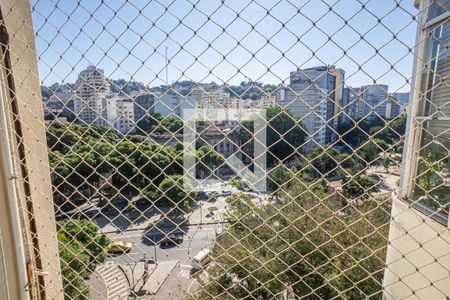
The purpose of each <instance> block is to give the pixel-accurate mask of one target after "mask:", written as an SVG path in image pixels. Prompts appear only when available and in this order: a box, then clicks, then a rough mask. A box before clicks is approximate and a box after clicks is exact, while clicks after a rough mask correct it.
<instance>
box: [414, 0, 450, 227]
mask: <svg viewBox="0 0 450 300" xmlns="http://www.w3.org/2000/svg"><path fill="white" fill-rule="evenodd" d="M449 8H450V1H436V2H433V3H432V4H431V5H430V6H429V8H428V13H427V20H424V21H425V24H424V25H423V27H422V36H423V37H424V39H423V40H424V45H423V47H424V48H423V51H424V53H423V56H424V58H425V59H424V61H423V68H422V72H421V74H418V75H417V76H418V77H419V76H420V81H421V82H420V85H416V87H419V88H418V90H417V91H416V97H415V98H414V100H415V101H417V103H418V107H417V110H416V111H417V113H416V116H414V119H415V121H416V126H417V128H418V134H419V138H418V139H415V142H414V143H415V145H412V146H413V149H415V153H416V154H417V158H416V161H415V166H414V167H413V170H412V172H414V174H413V175H414V176H412V177H411V178H412V180H413V184H412V189H411V190H410V196H409V198H410V200H411V201H413V203H414V204H415V205H416V207H418V208H419V209H421V210H423V211H424V212H427V213H430V214H431V215H433V216H435V218H436V219H437V220H438V221H441V222H442V223H445V224H447V222H448V215H449V203H450V181H449V172H450V160H449V151H450V82H449V78H448V73H449V70H450V53H449V50H448V48H449V42H450V15H449V12H448V10H449ZM410 140H411V138H410Z"/></svg>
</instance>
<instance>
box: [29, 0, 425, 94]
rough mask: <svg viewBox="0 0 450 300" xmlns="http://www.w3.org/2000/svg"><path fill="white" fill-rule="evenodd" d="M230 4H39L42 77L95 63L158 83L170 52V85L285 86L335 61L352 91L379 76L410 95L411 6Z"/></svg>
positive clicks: (262, 0) (43, 0) (86, 0)
mask: <svg viewBox="0 0 450 300" xmlns="http://www.w3.org/2000/svg"><path fill="white" fill-rule="evenodd" d="M78 2H79V4H78ZM223 2H224V3H222V1H220V0H174V1H170V0H158V1H155V0H152V1H143V0H132V1H123V0H109V1H108V0H105V1H103V3H102V1H100V0H81V1H74V0H64V1H60V2H58V1H56V0H33V1H32V4H33V22H34V28H35V31H36V36H37V37H36V46H37V52H38V66H39V72H40V77H41V80H42V82H43V83H44V84H52V83H54V82H62V81H64V82H74V81H75V80H76V78H77V74H78V73H79V72H80V71H81V70H83V69H84V68H86V67H87V65H88V64H93V65H96V66H98V67H100V68H103V69H104V70H105V72H106V74H107V75H108V76H109V77H110V78H114V79H117V78H124V79H126V80H130V79H133V80H137V81H140V82H143V83H144V84H146V85H149V86H154V85H160V84H163V83H164V80H165V70H164V66H165V58H164V52H165V48H166V46H167V48H168V57H169V59H170V64H169V68H168V70H169V82H172V81H175V80H180V79H192V80H195V81H201V82H209V81H215V82H217V83H219V84H222V83H228V84H238V83H239V82H240V81H242V80H245V79H246V78H247V79H251V80H258V81H262V82H264V83H273V84H279V83H282V82H283V81H284V82H285V83H288V77H289V72H290V71H292V70H295V69H296V68H297V67H300V68H305V67H311V66H316V65H325V64H334V65H336V66H337V67H340V68H343V69H344V70H345V71H346V78H347V79H346V84H347V85H350V86H361V85H365V84H370V83H373V82H374V80H376V82H378V83H384V84H388V85H389V89H390V90H391V91H408V90H409V85H408V84H407V83H406V79H409V78H410V76H411V72H412V62H413V55H412V54H411V53H410V52H409V49H408V48H410V47H414V45H415V36H416V22H415V21H413V19H412V16H413V15H415V14H417V10H416V9H415V8H414V7H413V5H412V2H413V1H412V0H403V1H399V2H398V6H397V2H396V1H394V0H372V1H366V0H360V1H358V0H332V1H321V0H311V1H303V0H301V1H299V0H289V1H288V0H281V1H279V0H254V1H250V0H225V1H223ZM362 5H364V6H365V8H362ZM330 7H331V10H330ZM166 8H167V9H166ZM267 12H269V14H267ZM237 14H239V16H237ZM379 19H380V20H381V22H380V23H379ZM283 24H284V26H283ZM393 35H395V39H394V38H393ZM361 36H363V39H361ZM329 37H330V39H329ZM267 41H269V43H267ZM375 49H378V53H376V51H375ZM283 53H284V56H283ZM344 53H345V54H344ZM253 54H254V56H253ZM224 58H225V59H224ZM391 64H392V65H393V66H394V68H393V69H391ZM359 66H361V69H359Z"/></svg>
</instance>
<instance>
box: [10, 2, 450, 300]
mask: <svg viewBox="0 0 450 300" xmlns="http://www.w3.org/2000/svg"><path fill="white" fill-rule="evenodd" d="M449 9H450V2H449V1H446V0H439V1H420V4H419V5H418V7H414V5H413V3H412V1H410V0H405V1H400V0H396V1H394V0H390V1H366V0H364V1H360V0H348V1H347V0H334V1H324V0H320V1H319V0H317V1H316V0H310V1H303V0H302V1H291V0H280V1H264V0H257V1H255V0H253V1H250V0H240V1H234V0H230V1H228V0H227V1H218V0H217V1H216V0H214V1H206V0H204V1H202V0H200V1H194V0H174V1H165V0H159V1H157V0H152V1H122V0H120V1H56V0H32V1H31V14H32V18H33V30H34V33H35V41H36V51H37V66H38V70H39V74H31V76H33V77H36V78H39V81H40V83H41V90H40V91H39V92H40V93H41V94H42V106H43V111H38V112H34V113H35V114H36V115H38V117H37V118H38V119H39V120H41V122H40V124H41V125H42V127H45V131H46V138H47V140H46V141H41V142H40V143H45V142H46V147H47V148H48V162H47V161H45V162H44V163H45V164H46V165H48V168H49V169H50V177H51V178H47V177H46V176H42V178H41V179H42V182H44V183H48V182H49V181H51V185H52V196H49V197H47V201H49V202H51V203H52V205H53V207H54V212H53V211H52V212H49V214H53V213H54V215H55V218H56V230H57V236H55V238H57V239H58V245H59V257H55V258H54V259H55V260H59V262H60V265H61V272H60V273H58V274H52V273H50V274H45V276H46V277H47V278H54V282H56V283H57V282H58V278H61V277H62V288H61V292H60V296H61V297H64V298H65V299H127V298H128V297H136V298H143V299H182V298H187V299H381V298H382V297H383V295H385V296H386V297H387V298H389V299H390V298H392V299H402V298H408V297H411V298H410V299H413V297H415V298H414V299H432V298H429V297H431V296H430V295H433V299H445V297H448V292H449V290H448V286H449V258H450V254H449V252H450V251H449V247H450V246H449V236H448V227H447V226H448V225H447V223H448V215H449V199H450V198H449V195H450V191H449V189H450V188H449V149H450V146H449V140H450V133H449V124H450V123H449V120H450V119H449V117H450V107H449V99H450V86H449V83H448V74H449V70H450V59H449V57H450V56H449V53H448V42H449V38H450V23H449V21H448V16H449ZM3 14H4V15H17V18H20V16H21V11H20V10H18V9H17V10H15V9H13V10H10V11H6V12H5V11H3ZM9 36H10V39H19V40H20V39H21V37H20V36H15V35H14V34H13V33H11V32H10V33H9ZM21 59H22V58H21V53H11V60H13V61H14V60H17V61H20V60H21ZM413 65H414V67H413ZM15 85H16V88H17V89H19V88H21V89H27V83H26V82H16V83H15ZM14 100H15V101H19V102H20V101H22V102H23V103H24V104H26V101H27V99H21V98H15V99H14ZM25 107H26V105H25ZM42 114H43V117H41V115H42ZM261 124H263V125H262V126H261ZM22 126H25V130H33V128H28V129H27V128H26V126H27V125H26V123H23V124H22ZM405 137H406V142H405ZM24 150H25V152H29V153H30V154H29V157H30V158H29V159H28V160H27V163H30V161H32V160H33V149H24ZM402 156H403V161H404V162H407V163H404V164H403V165H402V166H403V167H402V169H401V168H400V165H401V162H402ZM36 157H37V156H36ZM28 171H29V172H38V173H39V171H38V170H37V169H33V165H32V164H31V165H30V166H29V167H28ZM400 177H401V178H400ZM400 187H401V189H400ZM30 188H31V189H39V186H31V187H30ZM402 207H403V208H404V209H402ZM27 209H29V207H25V208H24V210H27ZM27 212H28V213H29V214H28V215H29V217H30V218H31V219H33V215H32V213H30V211H27ZM411 215H413V216H411ZM34 221H35V222H36V223H37V226H39V222H40V220H39V219H38V218H35V219H34ZM49 232H50V231H49ZM37 255H38V256H39V253H38V254H37ZM383 278H384V280H383ZM45 288H46V287H43V289H44V291H45Z"/></svg>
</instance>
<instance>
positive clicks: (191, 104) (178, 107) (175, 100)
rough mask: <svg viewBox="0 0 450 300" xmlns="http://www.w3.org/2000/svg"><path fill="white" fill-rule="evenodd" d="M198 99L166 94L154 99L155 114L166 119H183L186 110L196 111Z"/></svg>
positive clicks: (191, 96)
mask: <svg viewBox="0 0 450 300" xmlns="http://www.w3.org/2000/svg"><path fill="white" fill-rule="evenodd" d="M195 105H196V98H195V97H194V96H193V95H188V96H182V95H180V94H164V95H160V96H155V97H154V112H155V113H160V114H161V115H163V116H165V117H171V118H181V117H182V116H183V110H184V109H194V108H195Z"/></svg>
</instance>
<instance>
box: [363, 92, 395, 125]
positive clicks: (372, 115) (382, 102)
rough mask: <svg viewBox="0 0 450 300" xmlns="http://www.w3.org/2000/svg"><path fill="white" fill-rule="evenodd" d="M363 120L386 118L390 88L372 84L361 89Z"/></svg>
mask: <svg viewBox="0 0 450 300" xmlns="http://www.w3.org/2000/svg"><path fill="white" fill-rule="evenodd" d="M361 97H362V100H363V101H364V102H363V105H362V116H361V117H362V118H367V119H368V120H374V119H376V118H377V117H381V118H386V104H387V102H388V101H389V97H388V86H387V85H385V84H372V85H365V86H362V87H361Z"/></svg>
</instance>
